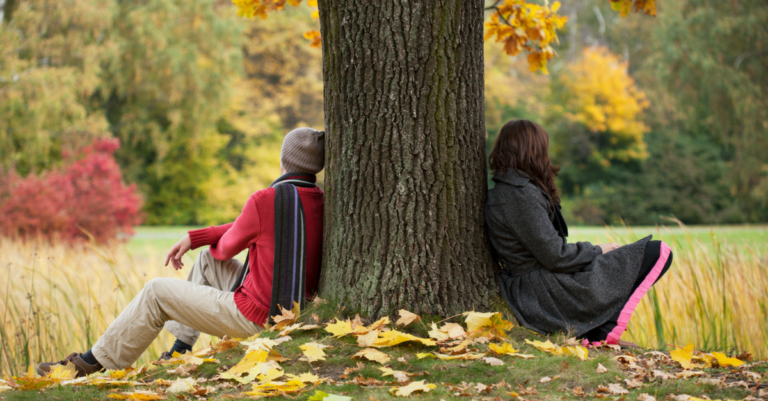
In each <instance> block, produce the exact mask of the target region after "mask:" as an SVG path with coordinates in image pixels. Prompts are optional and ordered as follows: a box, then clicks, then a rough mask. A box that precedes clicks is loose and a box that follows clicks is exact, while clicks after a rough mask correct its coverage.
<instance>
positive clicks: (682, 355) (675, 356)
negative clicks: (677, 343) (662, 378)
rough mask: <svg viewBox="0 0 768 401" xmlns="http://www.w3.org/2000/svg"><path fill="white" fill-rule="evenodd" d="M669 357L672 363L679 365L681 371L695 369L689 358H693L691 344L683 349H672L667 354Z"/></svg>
mask: <svg viewBox="0 0 768 401" xmlns="http://www.w3.org/2000/svg"><path fill="white" fill-rule="evenodd" d="M669 356H670V357H671V358H672V360H673V361H675V362H677V363H679V364H680V366H682V367H683V369H692V368H694V367H695V365H694V364H693V363H691V358H692V357H693V344H688V345H686V346H685V348H677V349H674V350H672V351H670V352H669Z"/></svg>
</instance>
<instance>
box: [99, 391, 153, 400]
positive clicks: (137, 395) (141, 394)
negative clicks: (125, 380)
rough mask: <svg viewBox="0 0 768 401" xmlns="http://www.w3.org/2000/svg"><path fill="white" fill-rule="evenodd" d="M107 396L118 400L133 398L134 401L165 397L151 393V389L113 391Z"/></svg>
mask: <svg viewBox="0 0 768 401" xmlns="http://www.w3.org/2000/svg"><path fill="white" fill-rule="evenodd" d="M107 397H108V398H115V399H118V400H135V401H150V400H164V399H165V397H164V396H162V395H160V394H157V393H153V392H151V391H134V392H130V393H115V394H110V395H108V396H107Z"/></svg>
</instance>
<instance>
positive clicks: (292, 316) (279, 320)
mask: <svg viewBox="0 0 768 401" xmlns="http://www.w3.org/2000/svg"><path fill="white" fill-rule="evenodd" d="M278 307H279V308H280V314H279V315H275V316H272V321H273V322H275V324H274V325H273V326H272V327H270V328H269V331H276V330H282V329H283V328H284V327H286V326H290V325H292V324H293V323H295V322H296V319H297V318H298V317H299V315H300V314H301V304H299V303H298V302H296V301H293V308H291V310H288V309H284V308H283V307H282V306H281V305H278Z"/></svg>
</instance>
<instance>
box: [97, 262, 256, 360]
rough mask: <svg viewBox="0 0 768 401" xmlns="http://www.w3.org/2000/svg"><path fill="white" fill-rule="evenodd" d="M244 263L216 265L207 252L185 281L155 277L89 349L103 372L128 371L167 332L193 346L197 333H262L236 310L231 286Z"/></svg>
mask: <svg viewBox="0 0 768 401" xmlns="http://www.w3.org/2000/svg"><path fill="white" fill-rule="evenodd" d="M241 269H243V264H242V263H241V262H240V261H238V260H234V259H232V260H227V261H220V260H216V259H214V258H213V256H212V255H211V253H210V251H208V249H205V250H204V251H202V252H201V253H200V256H198V258H197V260H195V264H194V266H193V267H192V270H191V271H190V272H189V277H187V281H183V280H178V279H173V278H155V279H152V280H150V281H149V282H147V284H146V285H144V288H143V289H142V290H141V291H140V292H139V294H138V295H137V296H136V298H134V299H133V301H131V303H130V304H128V307H126V308H125V310H123V312H122V313H121V314H120V316H118V317H117V318H116V319H115V321H114V322H112V324H111V325H109V328H107V331H106V332H105V333H104V335H103V336H101V338H99V340H98V341H97V342H96V344H95V345H94V346H93V348H92V349H91V352H93V355H94V356H95V357H96V359H97V360H98V361H99V363H101V365H102V366H104V367H105V368H107V369H125V368H126V367H128V366H131V365H132V364H133V363H134V362H136V360H137V359H139V356H141V354H142V352H144V351H145V350H146V349H147V348H148V347H149V345H150V344H151V343H152V341H153V340H154V339H155V338H156V337H157V335H158V334H160V331H161V330H162V329H163V327H165V329H166V330H168V331H169V332H171V334H173V335H174V336H175V337H176V338H177V339H179V340H181V341H183V342H185V343H187V344H190V345H194V344H195V342H196V341H197V338H198V337H199V336H200V332H203V333H207V334H211V335H214V336H217V337H223V336H224V335H227V336H229V337H233V338H247V337H250V336H252V335H253V334H255V333H257V332H259V331H261V326H258V325H256V324H255V323H253V322H251V321H250V320H248V319H247V318H246V317H245V316H243V314H242V313H240V311H239V310H238V309H237V306H236V305H235V299H234V293H233V292H230V291H229V290H230V289H231V288H232V285H234V283H235V280H237V276H238V274H239V273H240V270H241Z"/></svg>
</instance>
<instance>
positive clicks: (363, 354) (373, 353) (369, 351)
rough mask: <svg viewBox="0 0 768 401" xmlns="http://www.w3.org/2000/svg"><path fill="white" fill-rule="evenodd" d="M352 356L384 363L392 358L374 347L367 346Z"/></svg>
mask: <svg viewBox="0 0 768 401" xmlns="http://www.w3.org/2000/svg"><path fill="white" fill-rule="evenodd" d="M352 358H366V359H369V360H371V361H376V362H378V363H380V364H382V365H383V364H385V363H387V362H389V361H390V360H391V359H392V357H391V356H389V355H387V354H385V353H383V352H381V351H379V350H377V349H374V348H366V349H364V350H362V351H360V352H358V353H356V354H355V355H352Z"/></svg>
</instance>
